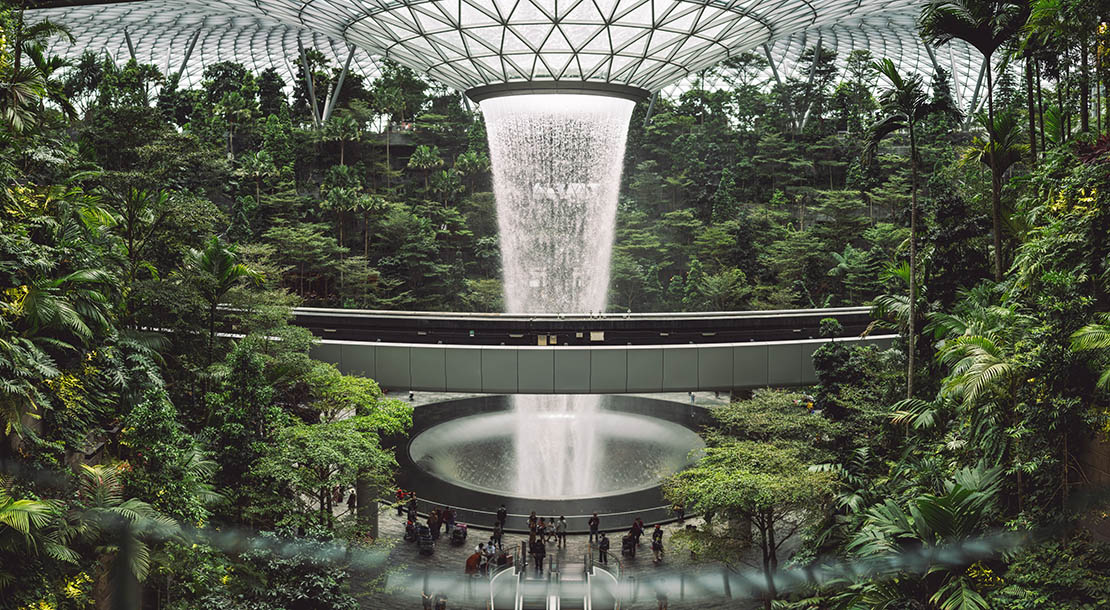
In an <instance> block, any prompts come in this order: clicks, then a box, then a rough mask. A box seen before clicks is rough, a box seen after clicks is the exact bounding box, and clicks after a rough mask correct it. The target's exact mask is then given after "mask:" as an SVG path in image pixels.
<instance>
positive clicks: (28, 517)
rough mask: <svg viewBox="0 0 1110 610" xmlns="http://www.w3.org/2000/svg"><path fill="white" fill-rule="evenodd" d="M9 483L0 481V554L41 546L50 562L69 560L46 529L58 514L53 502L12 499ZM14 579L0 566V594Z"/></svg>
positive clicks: (71, 556)
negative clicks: (50, 559) (53, 560)
mask: <svg viewBox="0 0 1110 610" xmlns="http://www.w3.org/2000/svg"><path fill="white" fill-rule="evenodd" d="M10 483H11V482H10V481H9V480H7V479H4V478H0V551H3V552H11V553H26V552H31V553H37V552H38V550H39V548H40V547H41V548H42V549H43V550H44V551H46V554H47V555H48V556H49V557H51V558H52V559H55V560H58V561H73V560H74V559H75V558H76V554H75V553H74V552H73V551H72V550H71V549H69V548H67V547H65V546H64V545H62V544H60V543H59V542H58V539H57V537H56V535H55V532H52V531H48V528H49V526H50V525H51V524H52V523H54V522H55V521H56V519H57V518H58V517H59V516H60V515H61V507H60V505H59V504H58V503H57V502H54V501H49V500H46V501H44V500H27V499H16V498H14V497H13V496H12V494H11V485H10ZM14 579H15V577H14V576H13V575H12V574H10V573H8V572H7V571H6V570H5V568H4V567H0V592H3V591H4V589H6V588H7V587H8V586H9V585H11V584H13V582H14Z"/></svg>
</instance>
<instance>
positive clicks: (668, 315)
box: [293, 306, 871, 320]
mask: <svg viewBox="0 0 1110 610" xmlns="http://www.w3.org/2000/svg"><path fill="white" fill-rule="evenodd" d="M870 311H871V307H869V306H857V307H823V308H811V309H767V310H747V311H673V312H650V313H626V312H588V311H582V312H574V313H546V312H545V313H498V312H474V311H399V310H388V309H385V310H382V309H345V308H337V307H294V308H293V312H294V313H297V312H304V313H321V314H329V315H346V316H351V317H355V316H376V317H382V318H461V319H479V320H480V319H488V320H577V319H582V320H609V319H611V320H622V319H664V320H666V319H676V318H678V319H714V318H759V317H768V318H769V317H790V316H812V315H818V314H837V313H841V314H853V313H870Z"/></svg>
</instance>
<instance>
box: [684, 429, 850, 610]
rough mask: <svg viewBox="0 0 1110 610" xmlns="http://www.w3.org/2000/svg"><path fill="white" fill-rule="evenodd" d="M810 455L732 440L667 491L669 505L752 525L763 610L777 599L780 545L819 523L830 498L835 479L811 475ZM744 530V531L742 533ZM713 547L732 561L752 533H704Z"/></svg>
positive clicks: (798, 448) (784, 447)
mask: <svg viewBox="0 0 1110 610" xmlns="http://www.w3.org/2000/svg"><path fill="white" fill-rule="evenodd" d="M810 455H812V454H811V452H810V451H808V450H806V449H805V448H804V447H803V446H801V445H800V444H784V445H782V446H776V445H773V444H769V443H766V442H758V441H733V442H728V443H727V444H722V445H720V446H717V447H710V448H708V449H706V455H705V457H704V458H702V459H701V460H700V461H699V462H698V464H697V465H696V466H694V467H692V468H689V469H687V470H684V471H683V472H681V473H679V474H677V475H675V476H674V477H673V478H671V479H670V480H669V481H667V483H666V485H665V486H664V493H665V495H666V497H667V499H668V500H671V501H673V502H677V503H680V504H683V505H684V506H686V507H687V510H693V511H697V512H699V513H703V514H706V515H721V516H723V517H725V518H726V519H732V520H737V521H742V522H743V523H744V524H748V523H750V524H751V525H750V527H751V528H754V530H755V532H756V533H757V534H758V539H757V540H756V543H757V545H758V548H759V549H760V551H761V554H760V559H759V561H758V566H759V568H760V571H761V572H762V573H763V576H764V583H765V587H766V591H765V592H764V596H763V602H764V608H766V609H767V610H770V608H771V607H772V603H773V601H774V600H775V599H776V598H777V597H778V590H777V587H776V584H775V572H777V571H778V564H779V558H778V553H779V550H780V549H781V548H782V545H783V544H784V543H786V541H788V540H790V539H791V538H792V537H793V536H794V535H795V534H797V533H799V532H801V531H802V530H803V529H804V528H805V527H806V526H808V525H811V524H813V523H814V522H815V520H816V519H818V518H819V517H820V516H821V514H822V511H823V508H824V506H825V505H826V504H827V502H828V501H829V499H830V497H831V496H832V475H831V474H829V473H828V472H818V471H814V470H810V469H809V468H808V467H807V466H808V464H807V460H808V458H809V457H810ZM743 527H745V526H741V530H742V529H743ZM704 530H705V531H704V532H702V533H699V534H698V535H695V534H691V536H694V537H695V538H697V539H701V538H704V537H705V536H708V537H709V538H710V539H711V540H710V541H706V542H708V544H710V545H711V546H710V548H712V549H716V550H717V551H719V552H723V555H724V556H726V557H727V556H731V558H732V559H735V558H736V557H739V556H740V555H742V553H740V552H739V549H738V546H739V545H743V544H745V543H746V542H747V540H748V539H749V538H750V537H751V534H750V532H744V531H739V532H736V531H731V532H728V534H726V535H723V536H722V535H721V534H720V533H719V532H714V530H713V529H712V528H710V527H706V528H704Z"/></svg>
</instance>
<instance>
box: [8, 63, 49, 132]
mask: <svg viewBox="0 0 1110 610" xmlns="http://www.w3.org/2000/svg"><path fill="white" fill-rule="evenodd" d="M0 67H3V68H5V69H4V70H3V72H4V73H0V120H3V121H4V124H5V125H7V127H8V128H9V129H11V130H12V131H14V132H16V133H19V132H21V131H23V130H25V129H27V127H28V126H30V125H33V124H35V122H36V121H37V119H38V114H39V101H40V100H41V99H42V97H43V96H44V95H45V94H46V80H45V79H44V78H43V76H42V74H41V73H40V72H39V71H38V70H36V69H35V68H33V67H30V66H25V67H22V68H14V67H11V66H2V65H0Z"/></svg>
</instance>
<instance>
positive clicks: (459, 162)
mask: <svg viewBox="0 0 1110 610" xmlns="http://www.w3.org/2000/svg"><path fill="white" fill-rule="evenodd" d="M455 170H457V171H458V172H459V174H460V175H461V176H462V177H463V181H464V182H465V184H466V187H467V188H468V189H470V190H473V189H474V180H475V177H476V176H480V175H482V174H484V173H486V172H488V171H489V170H490V161H489V156H488V155H486V153H481V152H477V151H474V150H467V151H466V152H464V153H462V154H460V155H459V156H458V157H456V158H455Z"/></svg>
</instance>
